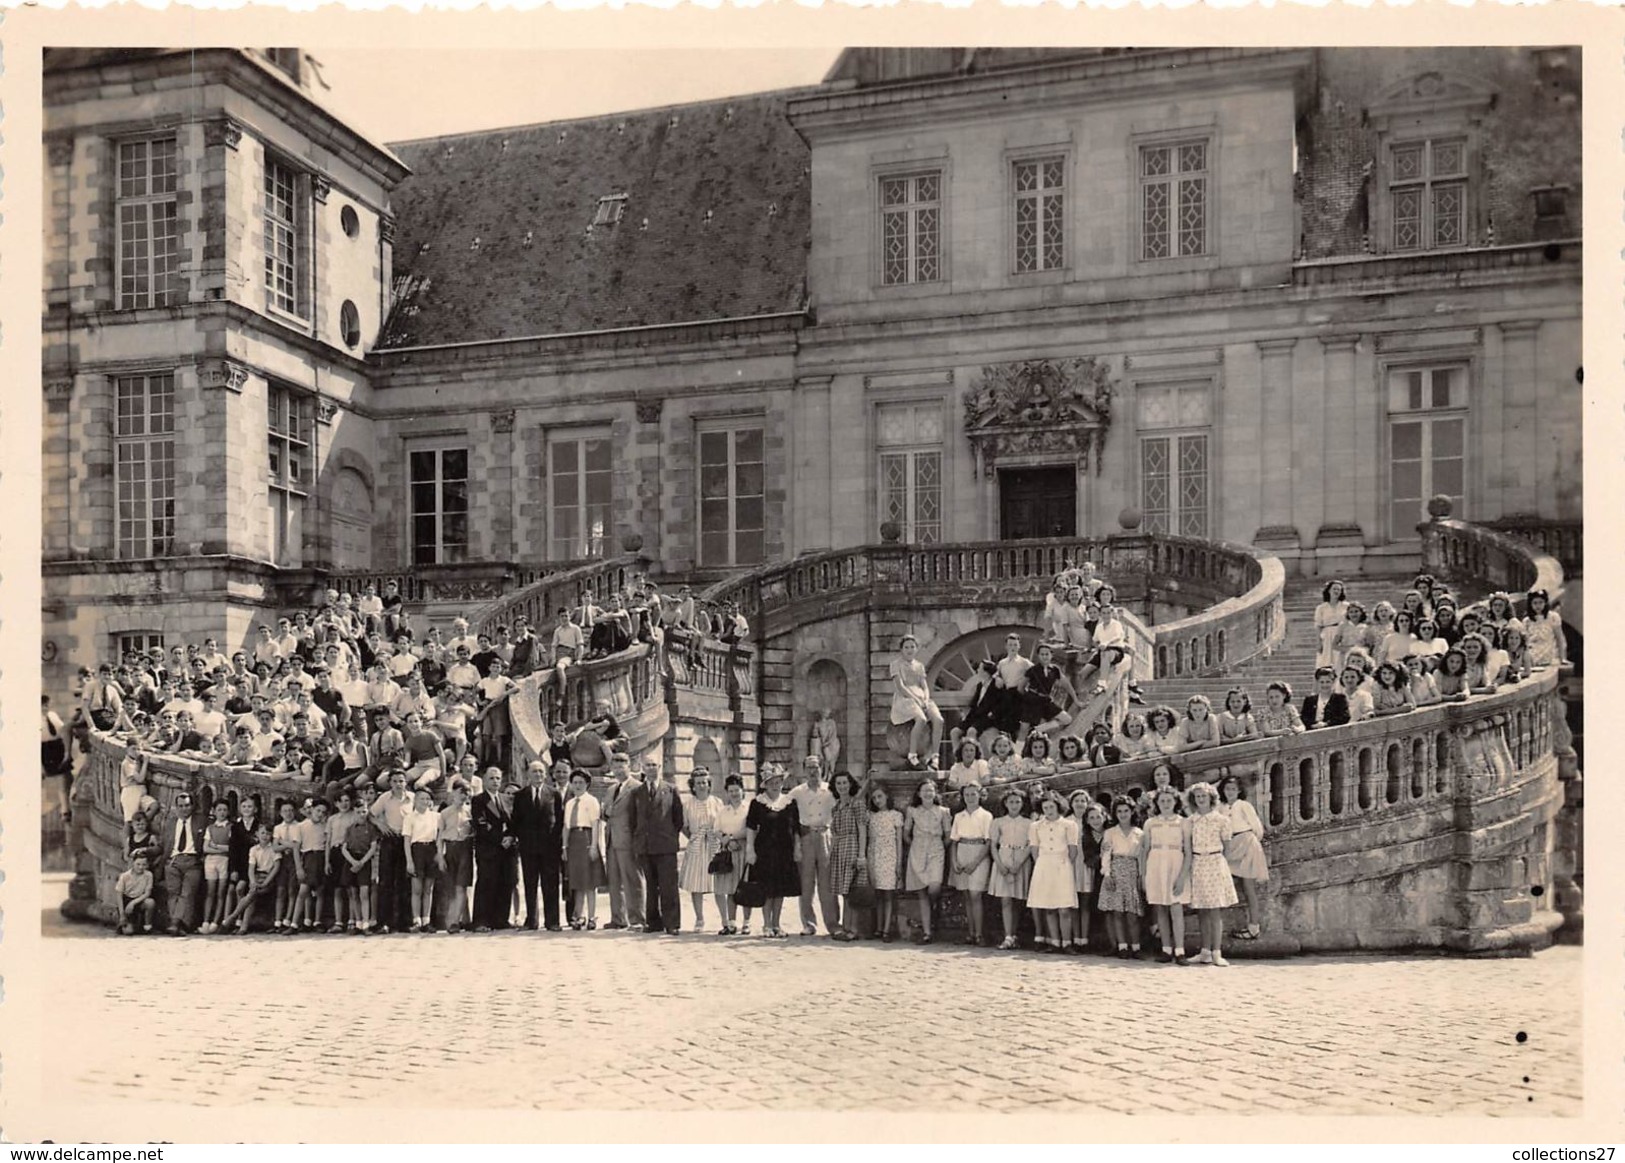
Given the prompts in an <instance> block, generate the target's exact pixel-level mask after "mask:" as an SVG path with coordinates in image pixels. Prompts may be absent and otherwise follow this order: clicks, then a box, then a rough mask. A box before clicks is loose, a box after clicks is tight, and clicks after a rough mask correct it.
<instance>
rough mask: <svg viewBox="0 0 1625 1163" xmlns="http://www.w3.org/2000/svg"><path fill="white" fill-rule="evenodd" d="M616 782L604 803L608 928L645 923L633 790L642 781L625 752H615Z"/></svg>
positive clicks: (635, 926) (613, 775)
mask: <svg viewBox="0 0 1625 1163" xmlns="http://www.w3.org/2000/svg"><path fill="white" fill-rule="evenodd" d="M610 774H611V776H612V777H613V778H614V780H615V785H614V786H613V787H612V788H610V791H609V801H608V803H607V804H606V805H605V806H604V827H605V829H606V830H607V831H608V833H609V840H608V843H607V848H608V851H606V852H605V854H604V862H605V863H606V864H608V865H609V868H608V872H609V918H610V919H609V924H607V925H605V926H604V928H606V929H637V928H641V927H642V926H643V874H642V872H640V871H639V869H638V853H637V847H636V844H635V839H636V837H635V836H634V835H633V831H632V793H633V792H634V791H636V790H637V789H638V788H640V787H642V786H643V784H642V782H641V781H640V780H639V779H638V777H637V776H636V775H634V774H633V773H632V767H631V764H630V763H629V762H628V759H627V754H626V752H624V751H616V752H615V753H614V757H613V761H612V763H611V764H610Z"/></svg>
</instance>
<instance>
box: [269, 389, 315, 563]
mask: <svg viewBox="0 0 1625 1163" xmlns="http://www.w3.org/2000/svg"><path fill="white" fill-rule="evenodd" d="M265 399H266V433H265V440H266V449H267V456H266V466H265V468H266V501H267V505H268V509H269V515H270V520H271V544H270V554H271V560H272V561H273V562H274V563H275V564H277V565H279V566H282V565H286V566H297V565H298V564H299V563H300V560H299V559H300V558H301V557H302V549H303V546H302V544H301V541H302V538H300V539H296V538H295V533H296V532H297V531H299V530H300V529H302V527H303V521H302V517H303V509H304V506H305V502H306V500H307V499H308V497H309V496H310V490H311V488H312V486H314V485H315V483H316V458H317V431H316V395H315V393H314V392H311V391H310V390H308V389H306V388H301V387H299V386H298V385H296V384H290V383H287V382H286V381H283V380H275V379H270V380H267V381H266V385H265ZM279 402H280V403H281V405H282V406H281V407H278V403H279ZM273 412H274V413H275V415H274V416H273V414H272V413H273ZM289 420H291V423H282V422H283V421H289ZM279 425H280V426H279ZM301 453H302V456H303V459H302V460H301V459H300V458H299V455H298V454H301ZM301 463H304V464H305V465H307V466H308V469H309V475H308V476H306V477H300V476H299V475H298V474H297V473H296V472H293V471H290V468H297V466H298V465H299V464H301ZM296 517H297V518H300V520H296V519H295V518H296ZM279 550H280V551H279Z"/></svg>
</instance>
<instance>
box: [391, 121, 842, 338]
mask: <svg viewBox="0 0 1625 1163" xmlns="http://www.w3.org/2000/svg"><path fill="white" fill-rule="evenodd" d="M804 92H806V90H782V91H778V92H772V93H763V94H756V95H752V96H746V97H735V98H730V99H728V100H724V101H711V102H705V103H701V104H695V105H682V106H675V107H670V108H665V109H650V110H641V111H638V112H633V113H616V114H610V115H608V116H604V117H593V118H587V119H584V120H577V121H559V122H552V123H548V124H544V125H532V126H524V127H521V128H516V129H499V130H492V131H490V132H484V133H473V134H460V135H457V136H453V137H437V138H428V139H424V140H421V141H411V142H403V143H400V144H398V145H396V146H394V148H395V150H396V151H397V152H398V153H399V154H400V155H401V157H402V158H403V159H404V160H405V161H406V163H407V165H409V166H410V167H411V168H412V176H411V177H410V178H408V179H407V180H406V181H404V182H403V183H401V185H400V186H399V187H397V188H396V190H395V191H394V194H393V195H392V203H393V207H394V210H395V214H396V218H397V222H398V226H397V231H396V238H395V263H394V268H395V269H394V273H395V300H396V301H395V307H394V310H393V311H392V312H391V315H390V319H389V321H388V323H387V324H386V326H385V329H384V335H383V338H382V340H381V342H380V344H379V347H380V349H386V350H387V349H390V348H400V347H413V346H425V345H435V344H444V343H462V342H471V341H480V340H491V339H512V338H519V337H524V336H533V335H550V334H557V333H561V332H577V331H598V330H606V329H610V328H617V327H634V326H651V325H658V324H663V323H685V322H692V321H698V320H708V319H725V318H738V317H741V316H747V315H765V314H772V313H775V312H782V311H794V310H797V309H799V308H800V307H801V306H802V305H803V300H804V296H805V290H804V288H805V281H806V266H807V249H808V245H809V241H810V226H809V222H810V204H809V203H810V197H809V188H810V179H809V176H808V172H809V171H808V165H809V155H808V150H807V146H806V144H805V143H804V142H803V141H802V140H801V138H800V137H799V136H797V134H796V132H795V131H794V130H793V129H792V128H791V127H790V123H789V121H788V119H787V118H786V116H785V104H786V102H787V101H788V100H789V99H790V98H791V97H793V96H798V95H800V94H802V93H804ZM609 194H626V195H627V200H626V204H625V207H624V211H623V214H622V217H621V220H620V222H619V223H617V224H615V225H613V226H596V227H594V229H593V230H592V231H591V232H590V233H589V232H588V230H587V227H588V225H589V224H590V223H592V221H593V218H594V215H595V213H596V211H597V209H598V203H599V199H600V198H602V197H604V196H605V195H609ZM707 210H709V211H710V215H711V216H710V219H709V220H707V219H706V212H707ZM645 222H647V225H646V226H645V225H644V223H645ZM527 236H528V237H529V239H530V242H529V245H526V242H525V240H526V238H527ZM476 239H477V240H478V246H477V248H476V245H475V240H476Z"/></svg>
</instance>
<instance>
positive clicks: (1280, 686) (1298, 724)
mask: <svg viewBox="0 0 1625 1163" xmlns="http://www.w3.org/2000/svg"><path fill="white" fill-rule="evenodd" d="M1369 701H1370V700H1369V698H1368V699H1367V702H1368V703H1369ZM1264 702H1265V706H1264V709H1263V710H1262V711H1260V712H1258V729H1259V731H1260V732H1261V733H1263V734H1264V735H1266V736H1276V735H1301V734H1303V718H1302V717H1301V716H1300V715H1299V714H1298V708H1297V707H1294V706H1293V705H1292V687H1291V686H1290V685H1289V684H1287V683H1284V682H1272V683H1270V685H1269V686H1268V687H1267V688H1266V689H1265V691H1264ZM1349 717H1350V719H1351V720H1352V719H1353V717H1354V696H1353V695H1352V694H1351V695H1350V696H1349Z"/></svg>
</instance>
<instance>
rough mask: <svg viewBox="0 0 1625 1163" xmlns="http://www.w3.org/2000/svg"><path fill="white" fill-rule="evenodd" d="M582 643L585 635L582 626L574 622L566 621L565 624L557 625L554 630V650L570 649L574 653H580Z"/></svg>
mask: <svg viewBox="0 0 1625 1163" xmlns="http://www.w3.org/2000/svg"><path fill="white" fill-rule="evenodd" d="M582 643H583V636H582V633H581V627H580V626H577V625H576V624H575V623H574V622H566V623H565V624H564V625H562V626H557V627H555V628H554V630H553V649H554V650H569V651H571V652H572V653H575V654H580V653H581V647H582Z"/></svg>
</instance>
